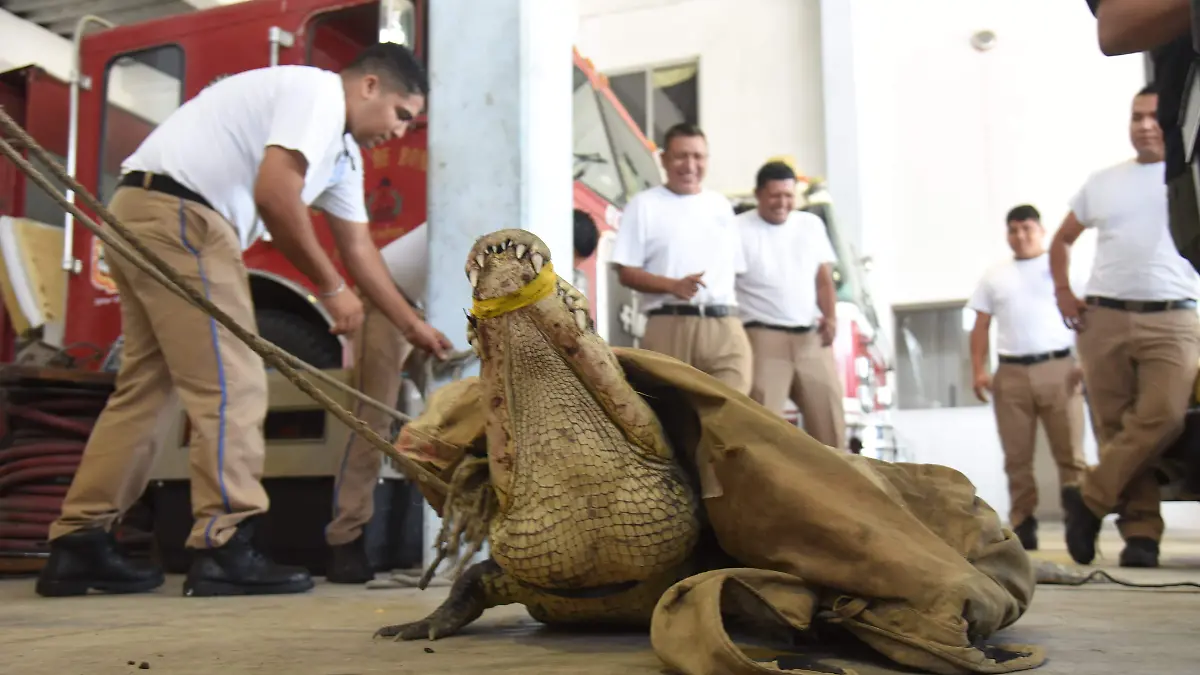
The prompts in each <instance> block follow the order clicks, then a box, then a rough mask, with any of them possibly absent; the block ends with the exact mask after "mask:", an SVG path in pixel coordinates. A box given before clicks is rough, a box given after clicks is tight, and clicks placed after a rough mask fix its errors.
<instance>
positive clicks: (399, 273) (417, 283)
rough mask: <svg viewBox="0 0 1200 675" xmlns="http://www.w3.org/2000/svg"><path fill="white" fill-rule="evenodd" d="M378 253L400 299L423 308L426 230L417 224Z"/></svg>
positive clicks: (427, 231) (427, 263) (426, 270)
mask: <svg viewBox="0 0 1200 675" xmlns="http://www.w3.org/2000/svg"><path fill="white" fill-rule="evenodd" d="M379 253H380V254H381V255H383V262H384V264H385V265H387V268H388V271H389V272H391V274H392V281H394V282H396V286H397V287H398V288H399V289H400V292H401V293H403V294H404V297H406V298H408V299H409V301H410V302H414V303H417V304H419V305H424V304H425V302H426V300H425V287H426V285H427V284H428V283H429V226H428V225H427V224H426V223H421V224H420V225H418V226H416V227H414V228H413V229H412V231H410V232H406V233H405V234H404V235H403V236H401V237H399V238H398V239H394V240H392V241H391V243H389V244H388V245H387V246H384V247H383V248H381V249H379Z"/></svg>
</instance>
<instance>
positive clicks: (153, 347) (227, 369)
mask: <svg viewBox="0 0 1200 675" xmlns="http://www.w3.org/2000/svg"><path fill="white" fill-rule="evenodd" d="M427 89H428V86H427V84H426V81H425V74H424V72H423V68H422V67H421V65H420V64H419V63H418V62H417V61H416V59H415V58H414V57H413V56H412V54H411V53H410V52H409V51H408V50H406V49H405V48H403V47H402V46H400V45H394V44H381V45H375V46H372V47H369V48H368V49H366V50H364V52H363V53H362V54H361V55H360V56H359V57H358V58H357V59H356V60H355V61H354V62H353V63H352V64H351V65H350V66H348V67H347V68H346V69H344V70H343V71H342V72H341V73H333V72H328V71H325V70H320V69H317V68H310V67H304V66H280V67H274V68H263V69H259V70H252V71H249V72H243V73H239V74H236V75H232V76H230V77H227V78H224V79H222V80H220V81H218V82H216V83H214V84H212V85H210V86H209V87H208V88H206V89H204V90H203V91H201V92H200V93H199V94H198V95H197V96H195V97H194V98H192V99H190V100H189V101H187V102H186V103H184V104H183V106H181V107H180V108H179V109H177V110H176V111H175V112H174V113H172V114H171V115H170V117H168V118H167V119H166V120H165V121H164V122H163V123H162V124H160V125H159V126H158V127H157V128H156V129H155V130H154V131H152V132H151V133H150V135H149V136H148V137H147V138H146V139H145V140H144V141H143V142H142V144H141V145H140V146H139V147H138V149H137V150H136V151H135V152H134V154H133V155H132V156H131V157H129V158H128V159H126V160H125V162H124V164H123V165H122V171H123V175H122V178H121V180H120V184H119V185H120V186H119V187H118V189H117V191H116V193H115V194H114V195H113V198H112V201H111V204H110V209H111V210H112V212H113V213H114V214H115V215H116V216H117V218H119V219H120V220H121V221H122V222H124V223H125V225H126V226H128V227H129V228H130V230H132V231H133V232H134V234H135V235H136V236H138V237H139V238H140V239H141V240H142V241H143V242H144V243H145V244H146V245H147V246H149V247H151V248H153V249H154V251H155V253H157V254H158V255H159V256H160V257H161V258H162V259H164V260H165V261H166V262H167V264H169V265H171V266H172V267H174V268H175V269H176V270H178V271H179V272H180V274H182V275H183V276H184V277H185V278H187V279H189V280H190V281H191V282H192V283H193V284H194V285H195V287H196V288H197V289H199V290H201V291H203V292H204V293H205V295H207V296H208V298H209V299H210V300H211V301H212V302H213V303H214V304H215V305H217V306H218V307H220V308H221V309H222V310H223V311H225V312H226V313H227V314H228V315H229V316H231V317H232V318H233V320H234V321H237V322H238V323H239V324H240V325H242V326H245V327H246V328H248V329H251V330H253V329H254V328H255V320H254V306H253V302H252V300H251V296H250V284H249V279H248V277H247V274H246V268H245V265H244V263H243V261H242V252H243V251H244V250H245V249H246V248H248V247H249V246H251V245H252V244H253V243H254V242H255V241H256V240H257V239H258V238H259V237H260V236H261V235H262V234H263V233H264V231H269V232H270V234H271V237H272V241H273V244H274V246H275V247H276V248H278V249H279V250H280V251H282V252H283V254H284V255H285V256H287V258H288V260H290V261H291V262H292V263H293V264H294V265H295V266H296V267H297V268H298V269H299V270H300V272H301V273H303V274H304V275H305V276H307V277H308V278H309V279H311V280H312V282H313V284H314V285H315V286H316V287H317V289H318V290H317V294H318V295H319V297H320V302H321V303H322V305H324V307H325V309H326V310H327V311H328V313H329V315H330V316H331V317H332V318H333V322H334V326H333V328H332V331H333V332H335V333H343V332H349V331H352V330H354V329H355V328H356V327H357V326H358V325H359V323H360V322H361V320H362V303H361V302H360V301H359V299H358V297H357V296H356V295H355V293H353V292H350V291H349V290H348V289H347V287H346V283H345V282H344V281H343V280H342V278H341V277H340V275H339V274H338V272H337V269H336V268H335V267H334V264H333V262H332V261H331V260H330V259H329V256H328V255H326V254H325V252H324V251H323V250H322V249H321V246H320V244H319V243H318V240H317V237H316V233H315V232H314V231H313V226H312V223H311V221H310V219H309V207H310V206H312V207H315V208H318V209H321V210H322V211H324V212H325V214H326V216H327V217H328V222H329V226H330V229H331V230H332V232H333V235H334V239H335V241H336V245H337V248H338V251H339V253H340V256H341V258H342V260H343V261H344V265H345V268H346V269H347V270H348V271H349V273H350V275H351V276H352V277H353V278H354V281H355V282H357V285H358V288H359V290H360V292H361V293H363V294H364V295H365V296H366V297H368V298H370V299H371V300H372V302H374V303H376V304H378V305H379V306H380V307H381V308H382V309H383V311H384V313H385V314H387V315H388V317H389V319H390V320H392V321H394V322H395V323H396V324H398V325H401V326H404V327H405V330H406V332H407V333H408V334H409V337H410V340H411V341H412V342H414V343H415V344H416V345H417V346H419V347H421V348H424V349H429V350H431V351H434V352H437V353H444V352H445V351H446V350H447V349H448V348H449V346H450V345H449V343H448V341H447V340H446V339H445V336H443V335H441V334H440V333H438V332H437V331H436V330H434V329H433V328H432V327H430V326H429V325H428V324H426V323H425V322H423V321H421V320H420V318H419V317H417V315H416V314H415V313H414V311H413V309H412V307H411V306H409V304H408V303H407V302H405V300H404V297H403V296H402V295H400V293H398V292H397V291H396V287H395V284H393V283H392V280H391V278H390V276H389V274H388V271H387V268H386V267H385V266H384V264H383V259H382V257H381V256H380V254H379V250H378V249H377V248H376V247H375V245H374V243H373V242H372V240H371V236H370V232H369V229H368V223H367V213H366V205H365V198H364V193H363V177H362V166H363V163H362V153H361V152H360V150H359V146H370V145H374V144H376V143H378V142H382V141H385V140H387V139H390V138H393V137H398V136H400V135H402V134H403V133H404V132H405V130H406V128H407V125H408V123H409V122H410V121H412V120H413V118H414V117H415V116H416V115H417V114H419V113H420V111H421V110H422V108H423V107H424V105H425V94H426V91H427ZM347 136H349V138H347ZM109 267H110V270H111V274H112V276H113V279H114V281H115V282H116V284H117V288H118V289H119V291H120V299H121V321H122V330H123V335H124V339H125V343H124V348H123V353H122V359H121V367H120V372H119V373H118V375H117V381H116V390H115V391H114V392H113V394H112V395H111V396H110V397H109V399H108V403H107V405H106V407H105V409H104V412H103V413H101V415H100V418H99V420H97V422H96V426H95V429H94V430H93V431H92V434H91V437H90V438H89V440H88V444H87V448H86V449H85V450H84V453H83V459H82V461H81V463H80V465H79V468H78V470H77V471H76V474H75V477H74V480H73V481H72V484H71V488H70V491H69V492H68V493H67V496H66V499H65V501H64V503H63V507H62V515H61V517H60V518H59V519H58V520H57V521H55V523H54V524H53V525H51V528H50V539H51V541H50V550H51V554H50V559H49V560H48V561H47V564H46V566H45V567H44V568H43V570H42V574H41V577H40V578H39V580H38V583H37V591H38V592H39V593H40V594H42V595H81V594H84V593H86V592H87V591H88V589H90V588H92V589H99V590H105V591H109V592H124V593H129V592H139V591H148V590H151V589H153V588H156V587H157V586H159V585H161V584H162V583H163V574H162V571H161V570H160V569H158V568H156V567H154V566H151V565H144V564H139V563H136V562H134V561H132V560H129V559H127V558H125V557H123V556H122V555H121V554H120V553H119V552H118V551H117V549H116V547H115V542H114V540H113V538H112V535H111V534H110V530H111V529H112V526H113V524H114V523H115V522H116V521H117V519H118V518H119V517H120V516H121V515H122V514H123V513H124V512H125V511H126V510H128V508H129V507H130V506H132V505H133V503H134V502H135V501H136V500H137V499H138V498H139V497H140V496H141V494H142V492H143V491H144V490H145V487H146V483H147V481H148V476H149V472H150V469H151V467H152V466H153V462H154V451H155V436H156V432H157V427H158V425H159V421H160V418H161V417H162V415H163V413H164V412H165V410H166V407H165V406H166V405H167V401H168V397H169V396H170V395H171V394H172V393H178V394H179V396H180V397H181V399H182V401H183V405H184V408H185V409H186V411H187V416H188V419H189V421H190V422H191V439H190V442H189V452H190V455H191V470H192V476H191V503H192V511H193V514H194V518H195V521H194V525H193V527H192V531H191V533H190V535H189V536H188V538H187V542H186V546H187V547H188V548H189V549H191V550H192V552H193V561H192V566H191V569H190V570H189V572H188V575H187V578H186V580H185V581H184V594H185V595H188V596H206V595H230V594H259V593H295V592H302V591H305V590H308V589H309V588H311V587H312V585H313V582H312V579H311V578H310V577H309V575H308V573H307V571H305V570H304V569H303V568H298V567H288V566H282V565H277V564H275V563H274V562H272V561H270V560H269V559H267V558H266V557H265V556H263V555H262V554H260V553H259V552H257V551H255V550H254V546H253V537H254V530H255V522H256V521H257V520H258V519H257V516H260V515H261V514H263V513H264V512H265V511H266V510H267V508H268V499H267V494H266V491H265V490H264V489H263V485H262V482H261V480H260V477H261V475H262V471H263V460H264V451H265V447H264V441H263V435H262V424H263V420H264V418H265V417H266V408H267V379H266V371H265V369H264V367H263V361H262V359H261V358H260V357H259V356H258V354H256V353H255V352H254V351H253V350H251V349H250V347H249V346H247V345H246V344H245V343H243V342H242V341H241V340H238V339H237V338H235V337H234V336H233V335H231V334H230V333H229V332H228V331H227V330H226V329H225V328H224V327H222V326H220V325H219V324H218V323H217V322H216V320H215V319H212V318H211V317H209V316H207V315H206V314H204V313H203V312H201V311H199V310H197V309H196V308H194V307H192V306H191V305H189V304H188V303H187V302H186V301H185V300H183V299H182V298H179V297H178V296H176V295H175V294H174V293H172V292H171V291H169V290H167V289H166V288H165V287H163V286H162V285H161V284H159V283H157V282H156V281H154V280H153V279H151V278H150V277H149V276H148V275H147V274H146V273H145V272H142V271H140V270H138V269H137V268H136V267H135V266H133V265H132V264H130V263H129V261H127V260H125V259H123V258H122V257H121V256H119V255H116V254H111V255H110V258H109Z"/></svg>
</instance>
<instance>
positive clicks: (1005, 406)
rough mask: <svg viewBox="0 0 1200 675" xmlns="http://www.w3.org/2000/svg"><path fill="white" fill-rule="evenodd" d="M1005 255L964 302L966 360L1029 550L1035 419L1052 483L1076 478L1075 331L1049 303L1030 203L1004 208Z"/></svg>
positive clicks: (1045, 257) (1079, 451)
mask: <svg viewBox="0 0 1200 675" xmlns="http://www.w3.org/2000/svg"><path fill="white" fill-rule="evenodd" d="M1005 222H1006V223H1007V226H1008V245H1009V247H1011V248H1012V252H1013V257H1012V259H1011V260H1006V261H1004V262H1003V263H1000V264H998V265H995V266H994V267H992V268H991V269H989V270H988V271H987V273H986V274H985V275H984V277H983V279H982V280H981V281H980V282H979V286H978V287H977V288H976V290H975V293H974V295H972V296H971V299H970V300H969V301H968V302H967V307H970V308H971V309H973V310H975V328H974V329H973V330H972V331H971V363H972V366H973V367H974V372H975V396H977V397H978V398H979V400H980V401H984V402H987V400H988V399H987V393H988V392H992V394H993V395H994V396H995V399H996V401H995V407H994V409H993V411H994V413H995V415H996V430H997V431H998V432H999V434H1000V445H1001V447H1002V448H1003V450H1004V472H1005V473H1006V474H1007V475H1008V495H1009V500H1010V506H1009V512H1008V513H1009V515H1008V522H1009V524H1010V526H1011V527H1012V528H1013V532H1014V533H1015V534H1016V535H1017V538H1018V539H1020V540H1021V544H1022V545H1023V546H1024V547H1025V549H1026V550H1030V551H1033V550H1037V547H1038V540H1037V528H1038V524H1037V518H1036V517H1035V516H1034V513H1035V512H1036V511H1037V503H1038V491H1037V481H1036V480H1035V479H1034V474H1033V452H1034V446H1035V443H1034V439H1035V438H1036V435H1037V424H1038V420H1039V419H1040V420H1041V422H1042V427H1043V428H1044V429H1045V431H1046V437H1047V439H1048V440H1049V441H1050V454H1051V455H1053V456H1054V461H1055V463H1056V464H1057V465H1058V480H1059V485H1060V486H1066V485H1071V484H1075V483H1078V482H1079V478H1080V476H1081V475H1082V474H1083V471H1084V469H1086V468H1087V463H1086V462H1085V461H1084V457H1083V420H1084V418H1083V391H1082V387H1081V379H1082V375H1083V374H1082V372H1081V371H1080V369H1079V366H1078V365H1077V364H1076V362H1075V357H1074V356H1073V355H1072V354H1071V347H1072V345H1074V343H1075V334H1074V333H1073V332H1071V329H1069V328H1067V327H1066V326H1065V325H1063V322H1062V318H1061V317H1060V316H1059V314H1058V306H1057V305H1056V304H1055V302H1054V279H1053V278H1052V277H1051V275H1050V256H1049V254H1048V253H1047V252H1046V248H1045V246H1044V243H1045V235H1046V231H1045V229H1044V228H1043V227H1042V217H1041V214H1039V213H1038V211H1037V209H1035V208H1034V207H1032V206H1030V205H1028V204H1023V205H1021V206H1017V207H1015V208H1013V209H1012V210H1011V211H1009V212H1008V216H1007V217H1006V219H1005ZM993 319H995V322H996V333H997V335H996V353H997V354H998V356H999V361H1000V365H999V366H998V367H997V368H996V374H995V376H994V377H993V376H992V375H991V373H990V372H989V371H990V367H989V365H990V364H989V358H988V355H989V351H990V349H989V345H988V342H989V331H990V330H991V326H992V320H993Z"/></svg>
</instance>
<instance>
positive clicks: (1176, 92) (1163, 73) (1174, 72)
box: [1087, 0, 1200, 269]
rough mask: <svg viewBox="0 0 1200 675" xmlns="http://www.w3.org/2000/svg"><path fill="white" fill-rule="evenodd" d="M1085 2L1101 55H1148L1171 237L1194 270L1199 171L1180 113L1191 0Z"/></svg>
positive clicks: (1188, 63)
mask: <svg viewBox="0 0 1200 675" xmlns="http://www.w3.org/2000/svg"><path fill="white" fill-rule="evenodd" d="M1087 3H1088V7H1090V8H1091V10H1092V14H1094V15H1095V16H1096V32H1097V38H1098V41H1099V43H1100V51H1102V52H1104V54H1105V55H1107V56H1120V55H1122V54H1136V53H1138V52H1149V54H1150V57H1151V60H1152V62H1153V64H1154V77H1153V79H1154V81H1155V82H1156V83H1157V85H1158V92H1159V106H1158V124H1159V126H1160V127H1161V128H1162V133H1163V138H1164V140H1165V142H1166V154H1165V164H1164V169H1165V170H1164V179H1165V181H1166V183H1167V188H1168V193H1167V202H1168V204H1169V209H1170V228H1171V238H1172V240H1173V241H1174V243H1175V247H1176V249H1177V250H1178V251H1179V253H1180V254H1181V255H1182V256H1183V257H1184V258H1186V259H1187V260H1188V261H1189V262H1190V263H1191V264H1192V267H1193V269H1200V205H1198V204H1197V201H1196V197H1197V192H1196V180H1197V176H1196V172H1197V167H1196V166H1195V164H1194V163H1193V164H1192V165H1189V164H1188V162H1187V151H1188V148H1186V147H1185V142H1186V139H1185V138H1184V134H1183V112H1182V110H1181V108H1182V104H1183V101H1184V98H1185V97H1186V96H1187V95H1188V94H1187V90H1188V84H1189V81H1188V75H1189V73H1190V72H1191V69H1192V64H1193V63H1195V62H1196V59H1197V54H1196V51H1195V47H1194V45H1195V37H1194V36H1193V35H1192V11H1191V5H1192V0H1087ZM1192 95H1195V93H1193V94H1192Z"/></svg>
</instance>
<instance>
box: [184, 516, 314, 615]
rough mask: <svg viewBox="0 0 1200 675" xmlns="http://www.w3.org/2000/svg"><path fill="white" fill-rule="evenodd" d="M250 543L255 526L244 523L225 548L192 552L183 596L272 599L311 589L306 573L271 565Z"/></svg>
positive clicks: (272, 563) (311, 584)
mask: <svg viewBox="0 0 1200 675" xmlns="http://www.w3.org/2000/svg"><path fill="white" fill-rule="evenodd" d="M253 540H254V523H253V522H251V521H250V520H246V521H243V522H242V523H241V524H239V525H238V529H237V532H235V533H234V535H233V537H232V538H230V540H229V541H228V542H226V543H225V545H224V546H221V547H219V548H210V549H198V550H196V551H194V552H193V558H192V567H191V569H189V570H188V574H187V579H185V580H184V582H183V594H184V595H185V596H188V597H211V596H217V595H273V594H281V593H303V592H305V591H307V590H309V589H311V588H312V587H313V580H312V576H310V575H309V573H308V570H306V569H304V568H303V567H292V566H289V565H279V564H276V563H274V562H272V561H271V560H270V559H268V558H267V557H266V556H265V555H263V554H262V553H261V552H259V551H258V550H257V549H255V548H254V544H253Z"/></svg>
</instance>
